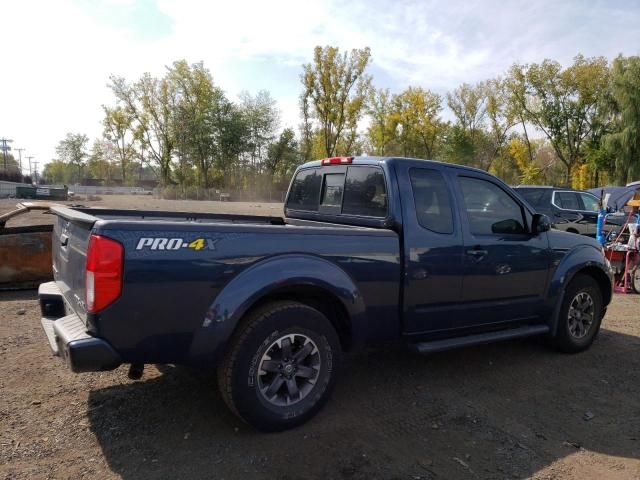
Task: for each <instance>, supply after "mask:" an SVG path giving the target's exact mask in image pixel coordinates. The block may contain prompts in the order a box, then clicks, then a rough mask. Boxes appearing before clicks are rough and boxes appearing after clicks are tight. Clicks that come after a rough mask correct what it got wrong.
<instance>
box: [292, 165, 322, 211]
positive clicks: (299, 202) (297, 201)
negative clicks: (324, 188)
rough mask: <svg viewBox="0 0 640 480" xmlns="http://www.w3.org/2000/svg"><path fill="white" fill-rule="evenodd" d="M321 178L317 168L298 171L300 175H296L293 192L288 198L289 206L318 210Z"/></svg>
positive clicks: (296, 208) (298, 208)
mask: <svg viewBox="0 0 640 480" xmlns="http://www.w3.org/2000/svg"><path fill="white" fill-rule="evenodd" d="M321 179H322V176H321V175H318V169H317V168H311V169H307V170H301V171H300V172H298V175H296V178H295V180H294V181H293V184H292V185H291V192H290V193H289V197H288V199H287V208H291V209H293V210H307V211H312V212H317V211H318V201H319V198H320V181H321Z"/></svg>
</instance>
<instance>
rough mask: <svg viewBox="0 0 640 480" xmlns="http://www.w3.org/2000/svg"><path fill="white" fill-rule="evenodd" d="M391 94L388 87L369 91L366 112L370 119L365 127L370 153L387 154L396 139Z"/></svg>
mask: <svg viewBox="0 0 640 480" xmlns="http://www.w3.org/2000/svg"><path fill="white" fill-rule="evenodd" d="M394 112H395V109H394V102H393V96H392V95H391V92H390V91H389V89H388V88H386V89H379V90H378V89H375V88H372V89H371V90H370V91H369V101H368V108H367V114H368V115H369V118H370V119H371V121H370V122H369V128H368V129H367V141H368V143H369V148H370V150H371V153H372V154H374V155H382V156H384V155H387V154H389V153H390V151H389V150H390V148H391V149H392V148H393V142H394V141H395V140H396V118H395V117H394Z"/></svg>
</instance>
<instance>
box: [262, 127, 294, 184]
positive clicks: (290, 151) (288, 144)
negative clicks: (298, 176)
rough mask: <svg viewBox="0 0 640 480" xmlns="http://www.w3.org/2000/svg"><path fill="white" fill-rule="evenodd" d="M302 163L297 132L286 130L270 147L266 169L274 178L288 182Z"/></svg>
mask: <svg viewBox="0 0 640 480" xmlns="http://www.w3.org/2000/svg"><path fill="white" fill-rule="evenodd" d="M300 163H302V158H301V156H300V153H299V152H298V143H297V142H296V136H295V132H294V131H293V130H292V129H291V128H285V129H284V130H283V131H282V132H281V133H280V136H279V137H278V139H277V140H276V141H275V142H272V143H271V144H270V145H269V147H268V153H267V158H266V161H265V167H266V170H267V172H268V173H269V175H270V176H271V177H272V178H278V179H279V180H283V179H284V180H285V181H288V180H289V178H290V176H291V175H292V174H293V171H294V170H295V168H296V167H297V166H298V165H300Z"/></svg>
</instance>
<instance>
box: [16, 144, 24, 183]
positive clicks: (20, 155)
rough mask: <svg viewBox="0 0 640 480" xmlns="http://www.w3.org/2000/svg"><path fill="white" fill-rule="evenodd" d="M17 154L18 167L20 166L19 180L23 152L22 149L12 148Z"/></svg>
mask: <svg viewBox="0 0 640 480" xmlns="http://www.w3.org/2000/svg"><path fill="white" fill-rule="evenodd" d="M14 150H16V151H17V152H18V157H19V160H18V162H19V165H20V178H22V152H23V151H24V150H25V149H24V148H14Z"/></svg>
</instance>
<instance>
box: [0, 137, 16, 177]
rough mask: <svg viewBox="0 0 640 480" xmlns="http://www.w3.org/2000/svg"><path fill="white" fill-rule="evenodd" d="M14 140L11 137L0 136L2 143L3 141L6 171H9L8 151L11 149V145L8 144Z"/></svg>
mask: <svg viewBox="0 0 640 480" xmlns="http://www.w3.org/2000/svg"><path fill="white" fill-rule="evenodd" d="M12 142H13V140H11V139H9V138H4V137H2V138H0V143H2V147H0V148H2V154H3V156H4V171H5V173H6V172H7V151H9V150H11V147H10V146H9V145H7V143H12Z"/></svg>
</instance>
